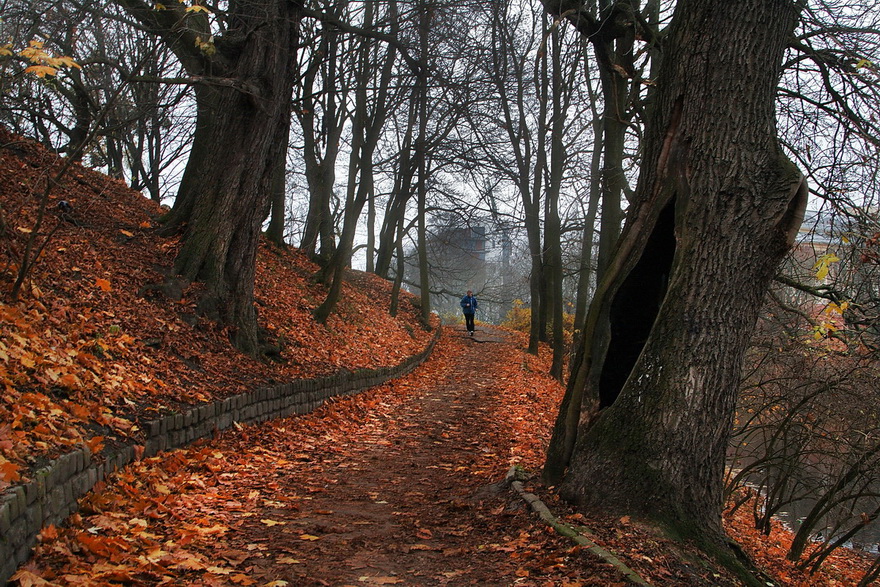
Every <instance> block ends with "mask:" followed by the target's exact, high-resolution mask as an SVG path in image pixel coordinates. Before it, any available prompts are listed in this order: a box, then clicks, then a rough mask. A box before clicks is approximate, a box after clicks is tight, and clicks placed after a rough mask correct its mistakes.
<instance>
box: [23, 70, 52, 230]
mask: <svg viewBox="0 0 880 587" xmlns="http://www.w3.org/2000/svg"><path fill="white" fill-rule="evenodd" d="M24 72H25V73H32V74H34V75H35V76H37V77H46V76H47V75H48V76H54V75H55V74H56V73H58V70H57V69H56V68H54V67H49V66H48V65H31V66H29V67H26V68H25V70H24ZM29 232H30V231H29Z"/></svg>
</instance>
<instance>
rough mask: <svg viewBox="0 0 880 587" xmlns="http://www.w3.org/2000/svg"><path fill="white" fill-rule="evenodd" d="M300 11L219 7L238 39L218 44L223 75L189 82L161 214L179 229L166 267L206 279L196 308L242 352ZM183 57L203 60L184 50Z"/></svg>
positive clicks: (250, 331)
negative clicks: (177, 169)
mask: <svg viewBox="0 0 880 587" xmlns="http://www.w3.org/2000/svg"><path fill="white" fill-rule="evenodd" d="M126 5H127V6H128V7H130V10H131V11H132V12H133V14H135V15H139V16H143V20H144V22H146V23H148V24H150V25H155V26H157V27H159V28H161V26H160V25H161V22H156V19H158V18H164V16H163V15H161V14H160V15H153V14H150V12H157V11H149V12H147V13H146V14H142V13H141V12H139V11H142V10H144V8H143V6H141V5H139V4H135V3H126ZM147 10H149V8H147ZM301 10H302V4H301V2H287V1H279V0H251V1H249V2H244V3H237V4H235V6H234V10H233V11H232V12H230V13H229V14H227V22H228V27H229V31H228V33H227V35H226V36H227V37H229V38H230V39H233V38H234V39H236V40H237V42H236V43H235V51H228V52H222V53H224V58H223V59H222V60H220V59H218V61H217V62H216V63H215V64H214V65H215V67H216V69H221V68H222V69H223V78H224V79H223V81H222V82H220V81H214V80H210V81H209V82H208V83H205V84H202V85H199V86H197V89H196V100H197V105H198V112H197V123H196V133H195V137H194V140H193V148H192V152H191V154H190V158H189V161H188V162H187V168H186V171H185V173H184V178H183V180H182V181H181V186H180V191H179V194H178V200H177V201H176V202H175V207H174V209H173V210H172V212H171V213H170V218H169V220H170V223H171V225H172V226H173V227H183V229H184V232H183V243H182V246H181V249H180V252H179V253H178V256H177V259H176V260H175V266H174V270H175V272H176V273H177V274H179V275H181V276H182V277H183V278H185V279H187V280H201V281H203V282H204V283H205V286H206V291H205V294H204V295H203V296H202V299H201V300H200V303H199V308H200V310H201V311H202V312H203V313H204V314H206V315H208V316H210V317H212V318H215V319H217V320H220V321H221V322H222V323H224V324H226V325H228V326H230V327H231V335H232V339H233V342H234V344H235V345H236V346H237V347H238V348H239V349H241V350H242V351H244V352H248V353H257V352H258V351H259V349H260V340H259V336H258V329H257V320H256V310H255V308H254V290H253V288H254V273H255V265H256V254H257V247H258V245H259V238H260V234H261V223H262V221H263V219H264V218H265V217H266V213H267V211H268V210H267V206H268V196H269V193H270V191H271V187H272V180H273V177H274V175H275V169H276V164H277V161H278V160H279V158H280V153H279V151H280V150H281V149H284V148H286V141H285V136H286V134H287V128H288V126H289V124H290V98H291V90H292V87H293V83H294V80H295V75H294V69H293V63H294V54H295V50H296V45H297V31H298V25H299V20H300V12H301ZM175 22H176V21H175ZM160 32H161V31H160ZM168 35H169V38H171V37H173V39H174V40H173V41H172V40H169V39H166V42H168V43H169V44H170V45H172V46H173V47H177V49H178V50H179V51H181V52H184V53H185V52H186V51H189V49H188V48H181V47H180V46H177V45H175V43H179V42H182V41H180V39H179V38H178V37H175V36H174V35H173V34H172V33H171V32H170V31H168ZM182 61H184V64H185V65H188V67H189V68H195V69H198V67H199V65H198V64H201V66H204V63H201V62H200V61H199V59H198V58H196V57H193V56H191V55H189V56H188V58H187V59H182ZM205 67H206V66H205ZM206 68H207V69H210V68H209V67H206ZM200 71H201V70H200ZM218 145H222V146H223V151H222V154H218V152H217V146H218Z"/></svg>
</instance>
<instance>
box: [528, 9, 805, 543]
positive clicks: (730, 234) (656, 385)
mask: <svg viewBox="0 0 880 587" xmlns="http://www.w3.org/2000/svg"><path fill="white" fill-rule="evenodd" d="M797 15H798V13H797V8H796V6H795V3H794V2H791V1H789V0H744V1H743V2H739V3H731V2H729V1H727V0H681V1H680V2H679V3H678V5H677V7H676V12H675V15H674V17H673V21H672V24H671V25H670V31H669V35H668V37H667V39H666V45H664V48H663V56H662V63H661V65H660V70H659V74H658V78H657V93H656V95H655V100H656V101H655V105H654V107H653V108H654V109H653V110H652V112H651V114H650V118H649V120H648V124H647V128H646V138H645V141H646V142H645V157H644V162H643V167H642V171H641V175H640V178H639V184H638V188H637V191H636V195H635V197H634V201H633V202H632V205H631V210H630V212H629V214H628V218H627V223H626V226H625V228H624V231H623V233H622V235H621V238H620V241H619V242H618V246H617V249H616V253H615V255H614V257H613V259H612V260H611V263H610V264H609V267H608V271H607V273H606V275H605V278H604V279H603V280H602V282H601V284H600V286H599V288H598V291H597V293H596V297H595V299H594V302H593V304H592V306H591V308H590V311H589V314H588V316H587V323H586V324H587V325H586V328H585V333H584V343H583V344H584V346H583V348H581V349H580V350H579V353H578V356H577V357H576V359H575V365H574V369H573V372H572V376H571V378H570V382H569V386H568V389H567V392H566V397H565V400H564V405H563V408H562V410H561V412H560V416H559V418H558V420H557V425H556V427H555V429H554V437H553V440H552V443H551V449H550V451H549V453H548V460H547V464H546V467H545V477H546V478H548V479H549V480H551V481H558V480H559V479H563V484H562V486H561V492H562V493H563V495H564V496H565V497H567V498H569V499H571V500H574V501H575V502H577V503H579V504H580V505H581V506H582V507H584V508H594V507H599V508H602V509H603V511H612V512H624V513H630V514H636V515H644V516H647V517H650V518H652V519H655V520H658V521H660V522H661V523H665V524H666V525H667V526H668V527H671V528H673V529H675V530H677V531H679V532H681V534H682V535H687V536H690V537H693V538H696V539H699V540H703V542H704V543H718V542H719V541H720V539H721V537H722V536H723V531H722V528H721V515H720V514H721V507H722V503H721V501H722V489H723V467H724V455H725V449H726V446H727V441H728V436H729V431H730V424H731V417H732V414H733V409H734V404H735V399H736V394H737V389H738V383H739V375H740V368H741V361H742V357H743V354H744V351H745V349H746V347H747V345H748V341H749V336H750V334H751V331H752V329H753V327H754V324H755V321H756V319H757V314H758V310H759V308H760V306H761V300H762V297H763V295H764V292H765V290H766V288H767V286H768V284H769V282H770V280H771V279H772V277H773V275H774V272H775V270H776V267H777V265H778V263H779V261H780V260H781V259H782V257H783V256H784V254H785V252H786V251H787V250H788V248H789V247H790V246H791V243H792V242H793V237H794V234H796V232H797V229H798V227H799V225H800V222H801V220H802V217H803V210H804V207H805V205H806V187H805V184H804V182H803V178H802V176H801V174H800V173H799V172H798V170H797V169H796V168H795V167H794V165H793V164H792V163H791V162H790V161H788V159H786V158H785V156H784V155H783V154H782V153H781V151H780V148H779V145H778V142H777V140H776V128H775V112H774V97H775V90H776V85H777V82H778V77H779V73H780V63H781V60H782V56H783V51H784V48H785V44H786V41H787V39H788V38H789V36H790V35H791V34H792V31H793V29H794V26H795V24H796V21H797ZM566 466H568V470H567V471H566V470H565V468H566Z"/></svg>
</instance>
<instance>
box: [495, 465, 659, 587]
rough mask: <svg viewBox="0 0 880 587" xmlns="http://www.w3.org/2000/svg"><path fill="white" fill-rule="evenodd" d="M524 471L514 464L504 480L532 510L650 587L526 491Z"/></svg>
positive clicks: (636, 582) (628, 577) (635, 581)
mask: <svg viewBox="0 0 880 587" xmlns="http://www.w3.org/2000/svg"><path fill="white" fill-rule="evenodd" d="M522 472H523V470H522V468H520V467H518V466H516V465H514V466H512V467H511V468H510V470H509V471H508V472H507V475H505V477H504V481H505V483H507V484H508V485H509V486H510V487H511V489H513V491H515V492H516V493H517V494H518V495H519V497H520V498H522V500H523V501H525V502H526V503H527V504H528V505H529V507H531V508H532V511H534V512H535V513H536V514H538V516H539V517H540V518H541V519H542V520H544V522H546V523H547V525H549V526H550V527H552V528H553V529H554V530H556V532H558V533H559V534H561V535H563V536H566V537H568V538H570V539H571V540H572V541H573V542H575V543H576V544H578V545H580V546H583V547H584V548H585V549H586V550H587V551H589V552H590V553H591V554H593V555H594V556H596V557H599V558H600V559H601V560H603V561H605V562H606V563H608V564H610V565H611V566H613V567H614V568H615V569H617V571H618V572H619V573H621V574H622V575H623V576H624V577H626V580H627V581H629V582H630V583H632V584H633V585H647V586H648V587H650V585H651V584H650V583H648V582H647V581H645V580H644V579H643V578H642V577H641V576H640V575H639V574H638V573H636V572H635V571H634V570H632V569H631V568H629V567H628V566H627V565H626V564H625V563H624V562H623V561H621V560H620V559H619V558H617V557H616V556H614V555H613V554H612V553H611V552H610V551H609V550H607V549H605V548H603V547H601V546H599V545H598V544H596V543H595V542H593V541H592V540H590V539H589V538H588V537H587V536H584V534H582V533H581V532H579V531H578V530H576V529H575V528H573V527H571V526H569V525H568V524H566V523H564V522H561V521H560V520H559V518H557V517H556V516H554V515H553V512H551V511H550V508H548V507H547V506H546V505H545V504H544V502H543V501H541V499H540V498H539V497H538V496H537V495H535V494H534V493H529V492H528V491H526V490H525V487H523V484H522V481H521V475H522Z"/></svg>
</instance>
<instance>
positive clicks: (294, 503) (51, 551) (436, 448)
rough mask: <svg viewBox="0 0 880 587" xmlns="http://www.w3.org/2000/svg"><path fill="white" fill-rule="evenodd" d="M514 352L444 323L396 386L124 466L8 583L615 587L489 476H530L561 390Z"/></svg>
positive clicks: (502, 340) (623, 540)
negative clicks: (517, 470) (516, 469)
mask: <svg viewBox="0 0 880 587" xmlns="http://www.w3.org/2000/svg"><path fill="white" fill-rule="evenodd" d="M523 342H524V339H523V338H522V337H521V336H515V335H512V334H510V333H507V332H506V331H503V330H500V329H491V330H490V329H486V328H485V327H482V328H481V329H478V331H477V333H476V336H474V337H469V336H467V335H466V334H465V333H464V331H463V329H461V327H453V328H449V327H447V328H446V329H445V332H444V335H443V337H442V338H441V341H440V342H439V343H438V345H437V347H436V348H435V351H434V354H433V355H432V357H431V358H430V359H429V361H427V362H426V363H425V364H424V365H423V366H422V367H420V368H419V369H417V370H416V371H415V372H413V373H412V374H410V375H408V376H407V377H404V378H401V379H399V380H396V381H394V382H391V383H389V384H386V385H384V386H381V387H378V388H375V389H372V390H370V391H367V392H365V393H362V394H359V395H357V396H353V397H348V398H342V399H340V400H337V401H335V402H333V403H332V404H330V405H326V406H324V407H322V408H321V409H320V410H318V411H316V412H315V413H313V414H310V415H307V416H303V417H293V418H286V419H281V420H276V421H274V422H270V423H266V424H262V425H258V426H248V427H240V429H238V430H234V429H233V430H230V431H227V432H224V433H222V434H221V435H220V436H219V437H218V438H216V439H214V440H211V441H206V442H200V443H197V444H195V445H193V446H191V447H190V448H188V449H186V450H180V451H173V452H170V453H165V454H163V455H160V456H159V457H155V458H152V459H147V460H145V461H141V462H138V463H135V464H133V465H132V466H130V467H128V468H126V469H125V470H124V471H122V472H121V473H119V474H118V475H116V476H115V479H114V480H113V481H112V482H111V483H110V484H109V485H108V486H107V487H106V488H104V489H103V490H101V491H97V492H95V493H93V494H91V495H90V496H88V497H87V498H86V499H84V500H83V503H82V512H81V514H77V515H74V516H72V518H71V519H70V521H69V524H68V525H66V526H65V527H64V528H62V529H54V528H53V529H51V530H50V531H49V532H45V533H44V541H43V543H42V544H41V545H40V546H39V547H38V552H37V555H36V556H35V558H34V559H33V560H32V561H31V562H30V563H28V564H27V565H26V566H25V567H24V568H23V569H22V570H21V571H20V572H19V575H18V580H19V581H20V583H21V584H33V583H28V581H31V580H35V579H36V578H37V577H39V580H48V581H50V582H52V584H78V583H85V584H89V585H118V584H120V583H127V584H143V585H155V584H188V585H234V584H235V585H297V586H306V587H307V586H315V585H338V586H342V585H394V584H399V585H523V586H530V585H531V586H542V587H543V586H552V585H558V586H568V587H577V586H586V585H602V586H615V585H624V584H625V580H624V578H623V576H622V575H621V574H620V573H619V572H618V571H617V570H616V569H615V568H614V567H612V566H611V565H609V564H607V563H606V562H604V561H602V560H600V559H598V558H597V557H594V556H593V555H591V554H590V553H588V552H587V551H586V550H584V549H583V548H581V547H576V546H575V545H574V544H573V543H572V542H570V541H569V540H568V539H567V538H563V537H561V536H559V535H558V534H556V533H555V532H554V531H553V530H551V529H550V528H549V527H548V526H547V525H545V524H544V523H543V522H540V521H539V520H538V519H537V517H536V516H535V515H533V514H532V513H531V512H530V511H529V510H528V509H527V507H526V505H525V503H524V502H523V501H522V500H521V499H520V498H519V497H518V496H516V495H515V494H514V493H513V492H511V491H510V490H509V489H508V488H507V487H506V486H505V485H504V484H503V483H502V480H503V479H504V475H505V473H506V471H507V470H508V468H509V467H510V466H511V465H512V464H519V465H522V466H524V467H525V468H527V469H531V470H537V468H538V467H539V465H540V460H541V456H542V454H543V451H544V448H545V445H546V440H547V438H546V437H547V433H548V431H549V429H550V422H552V418H553V416H554V413H555V409H556V405H557V404H558V401H559V393H560V392H561V389H560V388H559V386H558V385H557V384H555V382H553V381H552V380H551V379H549V378H548V377H547V376H546V375H543V374H542V373H541V372H536V371H538V369H541V370H543V368H544V367H546V365H545V363H547V361H548V360H549V357H547V356H542V357H533V356H531V355H527V354H525V353H523V352H522V350H521V349H522V346H523ZM530 488H531V489H532V490H533V491H543V492H544V493H545V496H546V497H547V498H550V497H551V495H550V494H549V493H548V492H547V490H546V488H540V486H538V485H536V484H530ZM557 505H559V504H557ZM562 510H564V508H561V509H560V511H562ZM566 515H568V516H570V517H571V520H570V521H572V522H573V523H582V522H583V521H584V520H583V517H582V516H579V515H578V514H574V513H572V512H568V513H567V514H566ZM602 523H603V524H605V527H603V528H602V529H601V530H602V533H604V534H605V535H607V536H609V537H610V539H609V542H612V543H614V542H616V544H614V545H613V546H612V548H613V549H615V550H616V554H617V555H618V556H620V557H621V558H622V559H623V560H624V561H625V562H626V563H627V564H629V565H631V566H633V567H634V568H636V570H637V571H638V572H639V573H641V574H643V576H645V577H646V578H647V579H648V580H649V581H651V583H652V584H654V585H726V584H731V582H730V581H729V580H727V579H726V578H724V577H723V576H722V575H718V574H713V572H715V571H713V570H712V569H711V567H710V566H709V565H706V564H705V563H704V561H701V560H700V557H698V556H692V557H691V562H685V561H686V560H687V559H688V556H690V555H687V554H686V555H685V556H684V557H683V556H682V555H683V550H682V549H680V548H678V547H674V548H673V547H671V543H668V541H667V542H664V541H662V540H659V539H656V537H655V536H652V535H651V534H650V533H649V532H645V531H644V530H643V529H640V528H638V527H637V526H636V525H634V524H631V523H629V521H628V520H605V521H603V522H602ZM607 544H608V543H607V542H606V545H607ZM624 545H625V546H624ZM35 582H38V580H37V581H35Z"/></svg>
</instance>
